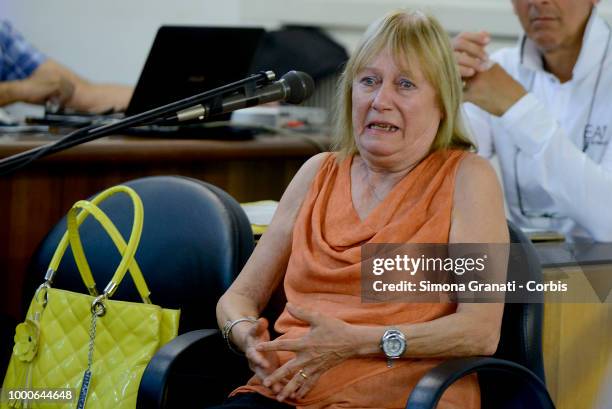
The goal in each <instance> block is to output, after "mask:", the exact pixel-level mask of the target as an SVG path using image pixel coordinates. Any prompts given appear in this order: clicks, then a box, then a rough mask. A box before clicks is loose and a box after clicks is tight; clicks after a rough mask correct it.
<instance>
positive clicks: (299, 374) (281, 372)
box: [257, 304, 356, 401]
mask: <svg viewBox="0 0 612 409" xmlns="http://www.w3.org/2000/svg"><path fill="white" fill-rule="evenodd" d="M287 311H288V312H289V313H290V314H291V315H292V316H294V317H295V318H297V319H299V320H301V321H304V322H306V323H308V324H310V331H309V332H308V334H306V335H305V336H304V337H302V338H300V339H288V340H275V341H271V342H264V343H261V344H259V345H258V346H257V350H258V351H260V352H274V351H291V352H295V353H296V356H295V358H293V359H291V360H290V361H288V362H287V363H286V364H285V365H283V366H282V367H280V368H279V369H277V370H276V371H274V372H273V373H272V374H271V375H269V376H268V377H267V378H266V379H265V380H264V385H266V386H268V385H274V384H277V383H278V382H280V381H281V380H283V379H289V382H288V383H287V384H286V385H285V387H284V388H283V389H282V391H281V392H280V393H279V394H278V396H277V399H278V400H279V401H283V400H284V399H286V398H287V397H292V398H295V399H300V398H302V397H304V396H305V395H306V394H307V393H308V392H309V391H310V390H311V389H312V388H313V387H314V385H315V384H316V383H317V380H318V379H319V378H320V377H321V375H322V374H323V373H324V372H325V371H327V370H328V369H329V368H332V367H334V366H336V365H338V364H339V363H341V362H342V361H344V360H346V359H348V358H350V357H351V356H352V355H354V354H356V351H355V350H354V347H353V345H352V343H353V339H352V337H351V335H350V333H349V330H348V327H349V325H348V324H347V323H345V322H344V321H341V320H339V319H337V318H332V317H328V316H325V315H322V314H320V313H316V312H312V311H309V310H307V309H305V308H299V307H297V306H294V305H291V304H287Z"/></svg>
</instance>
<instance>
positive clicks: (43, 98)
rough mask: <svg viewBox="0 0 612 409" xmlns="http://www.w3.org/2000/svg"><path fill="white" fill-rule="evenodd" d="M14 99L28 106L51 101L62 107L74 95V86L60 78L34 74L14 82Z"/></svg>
mask: <svg viewBox="0 0 612 409" xmlns="http://www.w3.org/2000/svg"><path fill="white" fill-rule="evenodd" d="M15 85H16V88H15V92H16V95H15V99H16V100H18V101H23V102H28V103H30V104H44V103H45V102H47V101H51V102H53V103H54V104H57V105H59V106H64V105H65V104H66V102H67V101H68V100H69V99H70V98H71V97H72V94H73V93H74V85H73V84H72V83H71V82H70V81H68V80H67V79H66V78H64V77H62V76H48V75H37V74H34V75H32V76H30V77H28V78H26V79H23V80H20V81H16V84H15Z"/></svg>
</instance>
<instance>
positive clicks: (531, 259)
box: [478, 222, 545, 409]
mask: <svg viewBox="0 0 612 409" xmlns="http://www.w3.org/2000/svg"><path fill="white" fill-rule="evenodd" d="M508 229H509V231H510V242H511V243H512V244H513V245H512V246H511V250H510V257H509V262H508V280H513V279H517V280H518V279H520V281H523V282H524V281H525V280H533V281H536V282H541V280H542V269H541V267H540V262H539V260H538V257H537V255H536V253H535V248H534V246H533V244H532V243H531V241H530V240H529V239H528V238H527V237H526V236H525V234H523V232H521V230H520V229H519V228H517V227H516V226H515V225H514V224H512V223H511V222H508ZM512 296H514V297H516V294H513V295H510V294H507V296H506V297H507V298H508V297H512ZM529 297H530V298H529V299H530V300H533V299H534V298H533V297H534V294H530V295H529ZM535 297H537V298H538V299H539V298H540V297H542V294H536V295H535ZM539 301H540V302H537V303H506V304H505V306H504V316H503V320H502V328H501V336H500V341H499V345H498V347H497V351H496V352H495V354H494V357H496V358H500V359H506V360H509V361H513V362H516V363H518V364H520V365H523V366H524V367H526V368H527V369H529V370H530V371H531V372H533V373H534V374H535V375H536V376H537V377H538V378H540V379H541V380H542V382H545V380H544V363H543V358H542V314H543V304H542V303H541V299H539ZM478 379H479V383H480V387H481V401H482V408H483V409H487V408H495V409H508V408H523V407H525V408H528V407H539V406H538V405H536V403H537V402H538V398H537V396H538V395H537V394H535V395H534V394H533V393H532V392H533V391H531V389H530V387H529V386H528V384H526V383H525V382H524V380H521V379H518V378H517V377H516V376H512V375H510V374H505V373H500V372H489V371H484V372H479V374H478ZM500 385H503V387H500Z"/></svg>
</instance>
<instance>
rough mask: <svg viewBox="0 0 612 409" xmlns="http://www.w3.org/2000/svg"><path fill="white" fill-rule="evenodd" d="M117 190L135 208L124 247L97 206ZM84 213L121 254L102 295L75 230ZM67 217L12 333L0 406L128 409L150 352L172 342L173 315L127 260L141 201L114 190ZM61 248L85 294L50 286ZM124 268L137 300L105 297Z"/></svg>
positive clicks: (139, 219) (119, 188)
mask: <svg viewBox="0 0 612 409" xmlns="http://www.w3.org/2000/svg"><path fill="white" fill-rule="evenodd" d="M118 192H123V193H126V194H128V195H129V196H130V198H131V199H132V203H133V206H134V223H133V226H132V231H131V235H130V239H129V241H128V243H127V244H126V243H125V240H124V239H123V237H122V235H121V234H120V233H119V231H118V230H117V228H116V227H115V225H114V224H113V223H112V222H111V220H110V219H109V218H108V216H106V214H104V212H103V211H102V210H101V209H100V208H99V207H98V206H97V204H99V203H100V202H101V201H103V200H104V199H106V198H108V197H109V196H111V195H113V194H115V193H118ZM79 209H81V211H80V212H79V213H78V215H77V212H78V211H79ZM89 214H91V215H93V216H94V218H95V219H96V220H97V221H98V222H99V223H100V224H101V225H102V227H103V228H104V229H105V230H106V232H107V233H108V234H109V236H110V237H111V239H112V240H113V243H114V244H115V246H116V247H117V249H118V250H119V252H120V253H121V254H122V259H121V262H120V263H119V266H118V267H117V270H116V271H115V273H114V275H113V277H112V279H111V281H110V282H109V284H108V285H107V286H106V288H105V289H104V291H103V293H102V294H101V295H98V292H97V290H96V284H95V281H94V278H93V275H92V273H91V270H90V267H89V264H88V263H87V259H86V258H85V254H84V252H83V246H82V244H81V239H80V236H79V231H78V227H79V226H80V225H81V223H82V222H83V221H84V220H85V218H86V217H87V216H88V215H89ZM67 219H68V220H67V224H68V229H67V230H68V231H67V232H66V233H65V234H64V236H63V237H62V240H61V241H60V243H59V245H58V247H57V249H56V251H55V254H54V255H53V258H52V259H51V262H50V264H49V269H48V271H47V274H46V275H45V282H44V283H43V284H42V285H41V286H40V287H39V288H38V290H37V291H36V293H35V295H34V298H33V299H32V302H31V304H30V308H29V309H28V313H27V315H26V320H25V321H24V322H23V323H21V324H19V325H18V326H17V328H16V333H15V346H14V348H13V355H12V356H11V360H10V363H9V367H8V370H7V373H6V376H5V378H4V383H3V385H2V387H3V396H2V400H1V401H0V408H2V409H9V408H10V409H13V408H15V409H16V408H33V409H37V408H41V409H42V408H75V407H76V408H79V409H80V408H87V409H111V408H112V409H133V408H135V407H136V397H137V393H138V387H139V384H140V379H141V377H142V374H143V372H144V369H145V367H146V365H147V364H148V362H149V361H150V359H151V358H152V357H153V355H154V354H155V352H156V351H157V350H158V349H159V348H160V347H161V346H163V345H164V344H165V343H167V342H168V341H170V340H171V339H172V338H174V337H176V335H177V332H178V321H179V314H180V311H179V310H169V309H163V308H161V307H159V306H157V305H154V304H152V303H151V301H150V299H149V297H150V291H149V289H148V287H147V284H146V281H145V279H144V277H143V275H142V272H141V270H140V268H139V267H138V264H137V263H136V260H135V259H134V255H135V253H136V249H137V247H138V243H139V241H140V235H141V232H142V225H143V205H142V201H141V200H140V197H139V196H138V195H137V194H136V192H135V191H134V190H132V189H131V188H129V187H127V186H115V187H112V188H110V189H107V190H105V191H104V192H102V193H100V194H99V195H98V196H96V197H95V198H94V199H93V200H92V201H91V202H88V201H85V200H81V201H79V202H77V203H76V204H75V205H74V206H73V207H72V209H70V211H69V212H68V218H67ZM68 243H70V246H71V249H72V252H73V255H74V259H75V262H76V264H77V267H78V269H79V272H80V274H81V277H82V279H83V282H84V283H85V285H86V287H87V288H88V290H89V292H90V294H89V295H86V294H80V293H74V292H70V291H65V290H61V289H57V288H52V286H51V285H52V281H53V277H54V276H55V274H56V272H57V268H58V266H59V264H60V261H61V258H62V257H63V255H64V253H65V251H66V249H67V247H68ZM128 269H129V272H130V274H131V276H132V279H133V281H134V283H135V285H136V288H137V290H138V292H139V294H140V296H141V298H142V300H143V303H135V302H125V301H117V300H111V297H112V296H113V294H114V292H115V291H116V289H117V287H118V286H119V284H120V283H121V281H122V279H123V277H124V276H125V274H126V272H127V271H128Z"/></svg>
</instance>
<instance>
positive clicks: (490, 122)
mask: <svg viewBox="0 0 612 409" xmlns="http://www.w3.org/2000/svg"><path fill="white" fill-rule="evenodd" d="M596 3H597V0H512V4H513V6H514V10H515V13H516V14H517V16H518V18H519V20H520V23H521V25H522V26H523V29H524V31H525V33H524V35H523V36H522V38H521V39H520V41H519V43H518V45H517V46H516V47H514V48H507V49H502V50H500V51H498V52H496V53H495V54H493V55H492V56H491V58H490V60H489V58H488V56H487V54H486V52H485V47H486V45H487V43H488V41H489V38H488V34H487V33H484V32H480V33H461V34H459V35H458V36H457V37H456V38H455V39H454V40H453V46H454V49H455V54H456V57H457V60H458V63H459V68H460V71H461V75H462V77H463V79H464V80H465V100H466V101H467V102H469V103H468V104H466V107H465V108H466V109H465V111H466V115H467V122H468V125H469V126H470V128H471V130H472V133H473V135H474V137H475V138H476V141H477V144H478V147H479V152H480V153H481V154H482V155H484V156H487V157H491V156H493V155H495V154H497V156H498V158H499V163H500V167H501V171H502V179H503V185H504V192H505V196H506V203H507V206H508V212H509V215H510V217H511V219H512V220H513V221H515V222H516V223H517V224H518V225H519V226H520V227H523V228H535V229H539V230H556V231H559V232H562V233H564V234H565V235H566V236H567V237H568V239H569V240H582V239H587V240H595V241H612V146H611V145H612V144H611V143H610V139H611V136H612V44H611V37H612V30H611V28H610V26H609V24H608V23H607V22H606V21H605V20H604V19H603V18H601V17H600V16H598V15H597V8H596Z"/></svg>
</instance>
